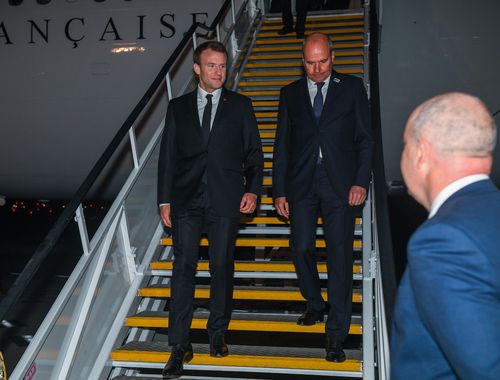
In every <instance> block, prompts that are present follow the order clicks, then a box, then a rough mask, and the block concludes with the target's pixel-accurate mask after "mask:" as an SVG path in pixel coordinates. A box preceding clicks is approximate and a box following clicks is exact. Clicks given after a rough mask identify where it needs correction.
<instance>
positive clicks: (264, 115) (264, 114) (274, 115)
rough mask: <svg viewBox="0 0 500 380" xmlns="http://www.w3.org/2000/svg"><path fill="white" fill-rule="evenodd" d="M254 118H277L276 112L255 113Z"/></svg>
mask: <svg viewBox="0 0 500 380" xmlns="http://www.w3.org/2000/svg"><path fill="white" fill-rule="evenodd" d="M255 117H257V118H259V117H278V112H276V111H274V112H273V111H271V112H255Z"/></svg>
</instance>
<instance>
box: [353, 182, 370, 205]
mask: <svg viewBox="0 0 500 380" xmlns="http://www.w3.org/2000/svg"><path fill="white" fill-rule="evenodd" d="M365 199H366V189H365V188H364V187H361V186H353V187H351V190H349V205H350V206H359V205H360V204H362V203H363V202H364V201H365Z"/></svg>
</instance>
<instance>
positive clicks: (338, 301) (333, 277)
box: [290, 163, 355, 342]
mask: <svg viewBox="0 0 500 380" xmlns="http://www.w3.org/2000/svg"><path fill="white" fill-rule="evenodd" d="M354 210H355V209H354V208H353V207H351V206H349V204H348V203H347V200H346V199H340V198H339V197H337V196H336V194H335V192H334V190H333V188H332V186H331V184H330V181H329V179H328V177H327V174H326V170H325V168H324V165H323V164H322V163H320V164H318V165H317V166H316V171H315V174H314V180H313V183H312V185H311V189H310V190H309V193H308V194H307V196H306V197H305V198H304V199H301V200H299V201H297V202H293V203H290V223H291V239H290V247H291V250H292V256H293V262H294V265H295V270H296V272H297V277H298V282H299V287H300V292H301V294H302V296H303V297H304V298H305V300H306V302H307V309H308V310H310V311H321V310H323V309H325V301H324V300H323V298H322V296H321V283H320V279H319V275H318V270H317V266H316V259H315V252H316V228H317V224H316V223H317V218H318V216H319V214H321V216H322V218H323V230H324V237H325V241H326V254H327V272H328V284H327V295H328V304H329V311H328V319H327V322H326V327H325V330H326V333H327V334H328V335H330V336H331V337H332V339H334V340H337V341H340V342H343V341H344V340H345V339H346V338H347V334H348V332H349V326H350V323H351V312H352V263H353V240H354V219H355V212H354Z"/></svg>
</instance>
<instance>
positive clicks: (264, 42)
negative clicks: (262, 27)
mask: <svg viewBox="0 0 500 380" xmlns="http://www.w3.org/2000/svg"><path fill="white" fill-rule="evenodd" d="M306 36H307V34H306ZM364 38H365V36H364V35H363V34H360V35H354V36H343V35H341V36H331V37H330V40H332V41H334V42H341V41H362V40H364ZM303 41H304V40H303V39H301V38H278V39H263V40H257V41H255V45H256V46H258V45H283V44H298V46H299V47H300V48H301V49H302V42H303ZM334 47H335V46H334ZM254 50H255V48H254Z"/></svg>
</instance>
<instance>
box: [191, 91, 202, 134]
mask: <svg viewBox="0 0 500 380" xmlns="http://www.w3.org/2000/svg"><path fill="white" fill-rule="evenodd" d="M189 108H190V109H191V110H194V112H189V113H190V114H191V115H192V117H193V118H194V123H193V125H194V127H195V129H196V131H197V132H195V133H197V134H198V135H199V136H200V138H202V139H203V134H202V133H201V124H200V117H199V116H198V87H196V89H195V90H194V91H192V92H191V93H190V94H189Z"/></svg>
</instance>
